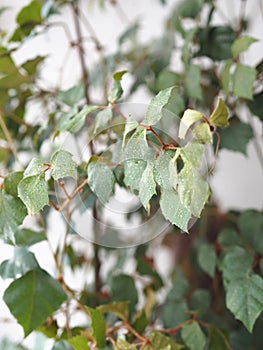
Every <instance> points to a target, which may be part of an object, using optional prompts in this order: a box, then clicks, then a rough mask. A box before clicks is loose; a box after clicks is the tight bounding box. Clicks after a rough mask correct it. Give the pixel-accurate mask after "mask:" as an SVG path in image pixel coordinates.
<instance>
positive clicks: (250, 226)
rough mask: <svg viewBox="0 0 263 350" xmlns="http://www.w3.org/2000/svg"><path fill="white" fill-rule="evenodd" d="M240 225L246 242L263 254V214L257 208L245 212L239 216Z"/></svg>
mask: <svg viewBox="0 0 263 350" xmlns="http://www.w3.org/2000/svg"><path fill="white" fill-rule="evenodd" d="M238 227H239V229H240V232H241V235H242V236H243V237H244V239H245V240H246V242H247V243H249V244H250V246H251V247H252V248H253V249H254V250H255V251H256V252H257V253H259V254H262V255H263V240H262V232H263V214H262V213H260V212H257V211H255V210H247V211H245V212H243V213H242V214H241V215H240V216H239V218H238Z"/></svg>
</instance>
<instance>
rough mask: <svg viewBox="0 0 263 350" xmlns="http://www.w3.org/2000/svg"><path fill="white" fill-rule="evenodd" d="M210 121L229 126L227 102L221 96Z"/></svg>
mask: <svg viewBox="0 0 263 350" xmlns="http://www.w3.org/2000/svg"><path fill="white" fill-rule="evenodd" d="M210 122H211V123H212V124H213V125H215V126H219V127H221V128H225V127H227V126H228V124H229V123H228V110H227V107H226V105H225V102H224V101H223V100H222V98H221V97H219V99H218V101H217V105H216V108H215V109H214V110H213V113H212V114H211V116H210Z"/></svg>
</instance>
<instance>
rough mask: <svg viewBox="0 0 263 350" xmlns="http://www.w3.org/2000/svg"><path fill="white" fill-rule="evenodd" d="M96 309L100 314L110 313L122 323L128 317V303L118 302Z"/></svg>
mask: <svg viewBox="0 0 263 350" xmlns="http://www.w3.org/2000/svg"><path fill="white" fill-rule="evenodd" d="M98 308H99V309H100V310H101V312H102V313H103V314H104V313H111V314H114V315H115V316H117V317H118V318H120V319H121V320H123V321H127V320H128V317H129V302H128V301H119V302H113V303H110V304H105V305H100V306H98Z"/></svg>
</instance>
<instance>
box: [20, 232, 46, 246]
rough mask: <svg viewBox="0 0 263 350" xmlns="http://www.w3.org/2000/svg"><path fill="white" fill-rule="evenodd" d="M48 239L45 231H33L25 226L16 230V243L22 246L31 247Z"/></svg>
mask: <svg viewBox="0 0 263 350" xmlns="http://www.w3.org/2000/svg"><path fill="white" fill-rule="evenodd" d="M46 239H47V236H46V234H45V232H44V231H33V230H30V229H27V228H23V229H17V230H16V232H15V243H16V245H17V246H20V247H30V246H31V245H34V244H36V243H39V242H41V241H44V240H46Z"/></svg>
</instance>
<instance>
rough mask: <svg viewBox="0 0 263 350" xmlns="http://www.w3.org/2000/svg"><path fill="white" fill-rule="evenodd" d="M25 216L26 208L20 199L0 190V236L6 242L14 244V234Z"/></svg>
mask: <svg viewBox="0 0 263 350" xmlns="http://www.w3.org/2000/svg"><path fill="white" fill-rule="evenodd" d="M26 215H27V211H26V207H25V206H24V204H23V203H22V202H21V200H20V199H18V198H14V197H13V196H11V195H9V194H6V193H5V192H4V191H3V190H0V234H1V235H3V236H4V238H5V239H6V240H10V241H11V242H15V238H14V235H15V232H16V230H17V227H18V226H19V225H20V224H22V222H23V220H24V218H25V217H26Z"/></svg>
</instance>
